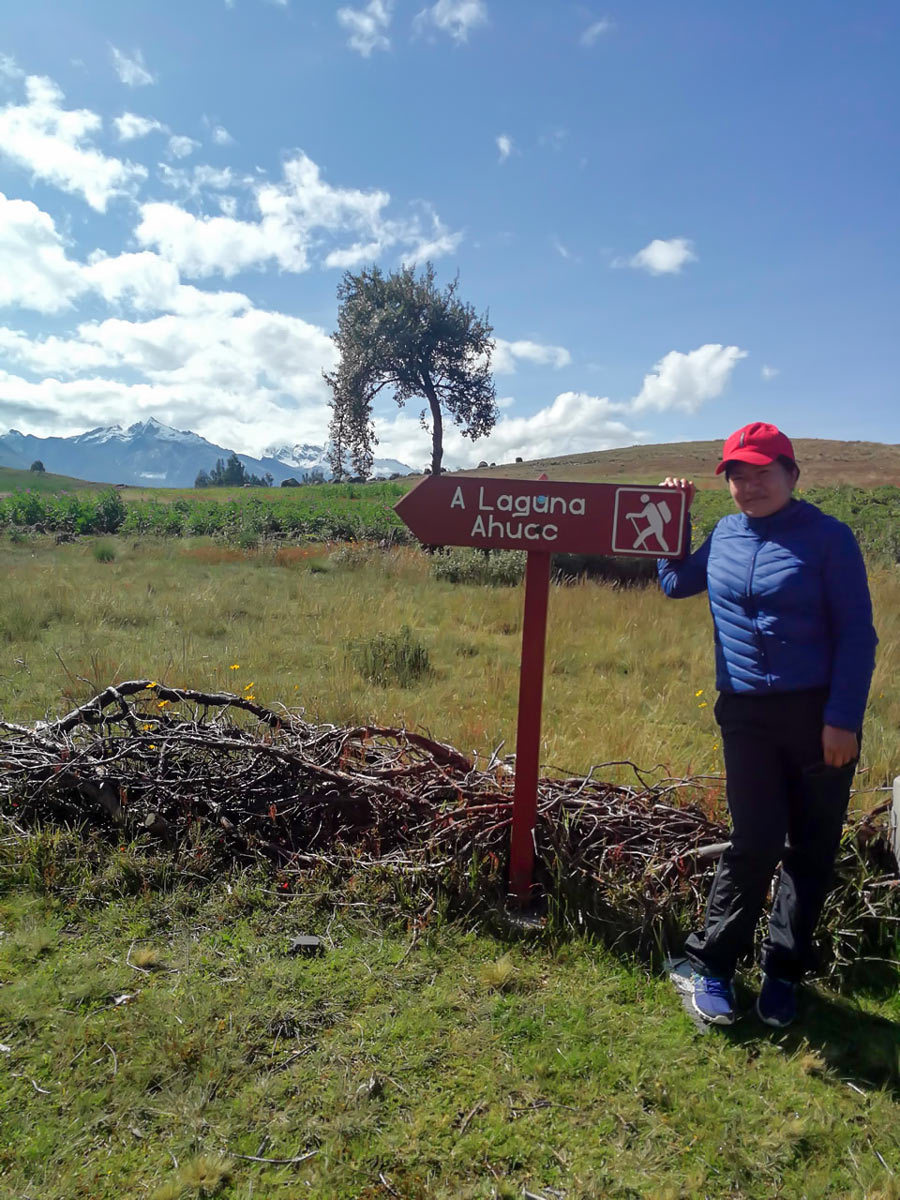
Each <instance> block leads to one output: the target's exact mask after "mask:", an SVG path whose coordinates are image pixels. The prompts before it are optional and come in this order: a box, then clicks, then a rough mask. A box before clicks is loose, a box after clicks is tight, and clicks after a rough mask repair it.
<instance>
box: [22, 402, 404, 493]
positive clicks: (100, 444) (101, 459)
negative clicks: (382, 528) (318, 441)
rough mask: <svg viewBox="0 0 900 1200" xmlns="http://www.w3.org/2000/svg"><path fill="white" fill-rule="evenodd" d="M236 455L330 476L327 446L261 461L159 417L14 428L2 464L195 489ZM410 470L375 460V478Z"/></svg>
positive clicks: (250, 462)
mask: <svg viewBox="0 0 900 1200" xmlns="http://www.w3.org/2000/svg"><path fill="white" fill-rule="evenodd" d="M233 453H236V454H237V456H238V458H239V459H240V461H241V462H242V463H243V464H244V466H245V467H246V469H247V471H248V473H249V474H251V475H258V476H265V475H267V474H269V475H271V476H272V479H273V482H274V483H276V484H279V483H282V482H283V481H284V480H286V479H290V478H295V479H297V480H298V482H301V483H302V482H303V479H304V477H305V476H308V475H310V474H312V473H313V472H319V473H321V475H322V476H323V478H325V479H329V478H330V477H331V474H332V472H331V467H330V465H329V463H328V459H327V456H326V448H325V447H324V446H314V445H309V444H305V443H304V444H301V443H298V444H297V445H295V446H288V445H281V446H279V445H273V446H270V447H267V448H266V450H264V451H263V455H262V457H261V458H255V457H253V456H252V455H249V454H242V453H240V452H239V451H234V450H232V449H230V448H229V447H226V446H218V445H216V444H215V443H214V442H210V441H208V440H207V439H206V438H204V437H201V436H200V434H197V433H194V432H192V431H191V430H189V429H174V428H173V427H172V426H170V425H164V424H163V423H162V422H161V421H158V420H157V419H156V418H155V417H149V418H148V419H147V420H146V421H136V422H134V423H133V424H132V425H129V426H127V427H123V426H122V425H105V426H104V425H98V426H96V427H95V428H93V429H86V430H85V431H84V432H83V433H77V434H73V435H72V436H70V437H45V438H42V437H37V436H36V435H35V434H25V433H21V432H20V431H19V430H17V429H10V430H9V432H8V433H6V434H0V465H2V466H7V467H13V468H18V469H19V470H27V469H28V468H29V467H30V466H31V464H32V463H33V462H34V461H36V460H39V461H40V462H42V463H43V464H44V467H45V469H46V470H47V471H52V472H53V473H54V474H58V475H68V476H74V477H76V478H81V479H91V480H95V481H96V482H98V483H113V484H115V483H125V484H128V485H131V486H134V487H175V488H185V487H193V486H194V480H195V479H196V478H197V475H198V474H199V473H200V472H201V471H211V470H213V469H214V467H215V465H216V462H217V461H218V460H219V459H223V460H224V459H227V458H228V457H229V456H230V455H231V454H233ZM410 471H411V468H410V467H408V466H406V464H405V463H401V462H398V461H397V460H396V459H390V458H384V459H378V458H376V459H375V461H374V463H373V472H372V474H373V477H384V476H387V475H393V474H403V475H405V474H408V473H410Z"/></svg>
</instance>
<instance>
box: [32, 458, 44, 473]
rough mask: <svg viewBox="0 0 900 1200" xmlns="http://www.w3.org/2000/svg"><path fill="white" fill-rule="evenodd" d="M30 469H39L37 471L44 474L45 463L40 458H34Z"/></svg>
mask: <svg viewBox="0 0 900 1200" xmlns="http://www.w3.org/2000/svg"><path fill="white" fill-rule="evenodd" d="M28 470H29V471H37V473H38V474H39V475H43V474H44V464H43V463H42V462H41V460H40V459H39V458H36V459H35V460H34V462H33V463H32V464H31V466H30V467H29V468H28Z"/></svg>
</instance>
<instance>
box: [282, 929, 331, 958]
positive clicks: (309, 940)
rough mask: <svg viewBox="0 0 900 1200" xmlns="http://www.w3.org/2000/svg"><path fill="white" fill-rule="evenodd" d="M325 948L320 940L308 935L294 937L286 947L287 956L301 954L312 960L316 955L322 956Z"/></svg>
mask: <svg viewBox="0 0 900 1200" xmlns="http://www.w3.org/2000/svg"><path fill="white" fill-rule="evenodd" d="M324 953H325V946H324V944H323V942H322V939H321V938H318V937H312V936H311V935H309V934H301V936H300V937H295V938H294V940H293V941H292V942H291V944H290V946H289V947H288V954H302V955H303V956H304V957H306V958H313V957H314V956H315V955H317V954H324Z"/></svg>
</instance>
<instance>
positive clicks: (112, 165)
mask: <svg viewBox="0 0 900 1200" xmlns="http://www.w3.org/2000/svg"><path fill="white" fill-rule="evenodd" d="M25 96H26V103H25V104H18V105H17V104H8V105H6V106H5V107H4V108H0V156H5V157H6V158H8V159H10V160H11V161H12V162H14V163H16V164H17V165H19V166H21V167H24V168H25V169H26V170H29V171H31V172H32V173H33V174H34V175H35V176H36V177H37V178H38V179H43V180H44V181H45V182H47V183H51V184H53V185H54V186H55V187H58V188H60V189H62V191H64V192H75V193H80V194H81V195H83V196H84V198H85V200H86V201H87V203H88V204H89V205H90V206H91V208H93V209H96V210H97V211H98V212H105V211H106V206H107V204H108V203H109V201H110V199H112V198H113V197H115V196H123V195H127V194H129V193H130V192H131V191H132V190H133V188H134V185H135V184H136V183H137V181H139V180H141V179H145V178H146V176H147V171H146V168H145V167H142V166H140V165H139V164H135V163H131V162H122V161H121V160H120V159H118V158H108V157H106V155H104V154H102V153H101V152H100V151H99V150H98V149H97V148H96V147H95V146H94V145H93V140H92V139H93V135H94V134H95V133H97V132H99V130H100V128H101V124H102V122H101V120H100V117H99V116H98V115H97V114H96V113H93V112H90V111H89V110H88V109H84V108H82V109H66V108H63V106H62V101H63V99H64V97H63V93H62V92H61V91H60V89H59V88H58V87H57V86H56V84H55V83H53V81H52V80H50V79H46V78H44V77H43V76H40V75H29V76H28V77H27V79H26V80H25Z"/></svg>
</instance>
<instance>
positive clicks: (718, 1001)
mask: <svg viewBox="0 0 900 1200" xmlns="http://www.w3.org/2000/svg"><path fill="white" fill-rule="evenodd" d="M691 986H692V994H691V1000H692V1003H693V1005H694V1008H695V1009H696V1011H697V1012H698V1013H699V1014H700V1016H701V1017H702V1018H703V1020H704V1021H708V1022H709V1023H710V1024H711V1025H733V1024H734V1015H735V1014H734V992H733V990H732V987H731V980H730V979H722V978H721V977H720V976H718V975H697V974H696V973H695V974H694V975H692V976H691Z"/></svg>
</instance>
